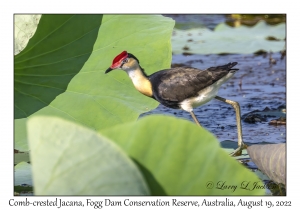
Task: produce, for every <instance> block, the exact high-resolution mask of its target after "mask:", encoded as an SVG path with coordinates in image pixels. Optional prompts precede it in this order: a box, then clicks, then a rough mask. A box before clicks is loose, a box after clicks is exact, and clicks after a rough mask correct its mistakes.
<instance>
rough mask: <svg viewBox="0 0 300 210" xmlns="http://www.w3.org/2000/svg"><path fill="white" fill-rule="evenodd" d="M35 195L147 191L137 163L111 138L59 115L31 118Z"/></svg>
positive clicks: (123, 193) (124, 193) (29, 130)
mask: <svg viewBox="0 0 300 210" xmlns="http://www.w3.org/2000/svg"><path fill="white" fill-rule="evenodd" d="M27 125H28V136H29V145H30V150H31V161H32V171H33V183H34V191H35V195H147V194H148V192H149V191H148V187H147V185H146V183H145V181H144V179H143V177H142V175H141V173H140V172H139V170H138V168H137V167H136V165H135V164H134V163H133V162H132V161H131V160H130V159H129V158H128V157H127V156H126V154H125V153H124V152H123V151H122V150H121V149H120V148H119V147H118V146H117V145H116V144H115V143H113V142H112V141H109V140H107V139H106V138H104V137H102V136H100V135H99V134H97V133H96V132H94V131H92V130H90V129H88V128H84V127H83V126H81V125H77V124H75V123H73V122H68V121H66V120H64V119H59V118H56V117H42V116H40V117H33V118H31V119H29V122H28V124H27Z"/></svg>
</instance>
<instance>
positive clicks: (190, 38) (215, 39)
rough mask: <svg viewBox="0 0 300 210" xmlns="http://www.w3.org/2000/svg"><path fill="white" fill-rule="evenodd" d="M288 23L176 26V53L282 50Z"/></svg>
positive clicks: (174, 48) (173, 42) (173, 39)
mask: <svg viewBox="0 0 300 210" xmlns="http://www.w3.org/2000/svg"><path fill="white" fill-rule="evenodd" d="M285 27H286V26H285V23H281V24H278V25H276V26H271V25H267V24H266V23H265V22H263V21H262V22H259V23H257V24H256V25H255V26H253V27H249V26H240V27H236V28H232V27H230V26H228V25H226V24H225V23H221V24H219V25H218V26H217V27H216V28H215V30H214V31H211V30H210V29H208V28H194V29H189V30H180V29H174V32H173V37H172V45H173V52H174V54H180V53H192V54H220V53H240V54H249V53H254V52H257V51H259V50H264V51H267V52H268V51H272V52H279V51H281V50H283V49H284V47H285V40H284V39H285V37H286V33H285Z"/></svg>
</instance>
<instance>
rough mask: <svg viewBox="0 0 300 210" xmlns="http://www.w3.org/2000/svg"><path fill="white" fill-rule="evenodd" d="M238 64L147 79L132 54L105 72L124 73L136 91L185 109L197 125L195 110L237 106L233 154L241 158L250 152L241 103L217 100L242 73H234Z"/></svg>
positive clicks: (171, 72) (182, 70)
mask: <svg viewBox="0 0 300 210" xmlns="http://www.w3.org/2000/svg"><path fill="white" fill-rule="evenodd" d="M236 64H237V62H233V63H228V64H226V65H223V66H217V67H210V68H208V69H206V70H200V69H196V68H186V67H177V68H171V69H164V70H161V71H157V72H155V73H154V74H152V75H149V76H148V75H147V74H146V73H145V71H144V69H143V68H142V67H141V66H140V64H139V60H138V59H137V58H136V57H135V56H134V55H133V54H131V53H127V51H123V52H122V53H120V54H119V55H117V56H116V57H115V58H114V60H113V62H112V65H111V66H110V67H109V68H108V69H107V70H106V71H105V73H108V72H110V71H112V70H114V69H122V70H124V71H125V72H126V73H127V74H128V76H129V77H130V79H131V80H132V82H133V85H134V87H135V88H136V89H137V90H138V91H139V92H141V93H142V94H144V95H146V96H148V97H151V98H153V99H155V100H157V101H158V102H159V103H161V104H163V105H164V106H166V107H169V108H173V109H183V110H185V111H187V112H189V113H190V114H191V116H192V117H193V119H194V121H195V122H196V124H197V125H199V126H201V125H200V123H199V121H198V120H197V118H196V116H195V114H194V112H193V108H195V107H198V106H200V105H202V104H205V103H207V102H209V101H210V100H212V99H213V98H215V99H217V100H220V101H223V102H225V103H227V104H230V105H232V106H233V108H234V109H235V112H236V121H237V131H238V148H237V149H236V150H235V151H234V152H233V153H231V155H232V156H235V155H240V154H241V151H242V150H243V149H244V148H246V145H245V144H244V142H243V137H242V127H241V113H240V106H239V104H238V103H237V102H235V101H231V100H228V99H225V98H222V97H220V96H217V93H218V90H219V88H220V86H221V85H222V84H223V83H225V82H226V81H227V80H228V79H230V78H231V77H232V76H233V75H234V73H235V72H236V71H237V70H238V69H233V67H234V66H235V65H236Z"/></svg>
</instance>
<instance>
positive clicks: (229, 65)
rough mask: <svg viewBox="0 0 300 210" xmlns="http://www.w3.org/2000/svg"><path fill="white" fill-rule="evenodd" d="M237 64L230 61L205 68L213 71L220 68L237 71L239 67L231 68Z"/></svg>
mask: <svg viewBox="0 0 300 210" xmlns="http://www.w3.org/2000/svg"><path fill="white" fill-rule="evenodd" d="M237 64H238V63H237V62H232V63H228V64H226V65H223V66H216V67H210V68H208V69H207V70H210V71H214V70H220V69H221V70H227V71H231V70H234V71H237V70H239V69H233V68H232V67H234V66H235V65H237Z"/></svg>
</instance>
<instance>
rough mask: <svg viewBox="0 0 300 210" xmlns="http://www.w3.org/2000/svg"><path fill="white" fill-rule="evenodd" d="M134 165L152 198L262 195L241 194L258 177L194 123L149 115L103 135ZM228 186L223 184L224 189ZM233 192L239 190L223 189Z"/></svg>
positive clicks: (259, 183) (255, 191)
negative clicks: (113, 142)
mask: <svg viewBox="0 0 300 210" xmlns="http://www.w3.org/2000/svg"><path fill="white" fill-rule="evenodd" d="M101 133H102V134H103V135H106V136H107V137H109V138H110V139H112V140H113V141H115V142H116V143H117V144H118V145H119V146H120V147H121V148H122V149H123V150H125V151H126V153H127V154H128V155H129V156H130V157H131V158H132V159H133V160H134V161H135V163H136V164H137V165H138V166H139V168H140V170H141V171H142V173H143V174H144V177H145V179H146V181H147V182H148V186H149V188H150V190H151V194H152V195H261V194H263V193H264V190H260V189H255V190H253V191H250V190H246V189H242V188H243V187H244V188H245V186H246V184H247V183H249V185H248V187H249V188H250V187H253V185H254V184H255V182H257V183H258V185H261V186H263V184H262V183H261V182H260V180H259V178H258V177H257V176H256V175H255V174H254V173H252V172H251V171H249V169H247V168H245V167H244V166H242V165H241V164H239V163H238V162H237V161H236V160H235V159H233V158H231V157H230V156H229V155H228V154H227V153H226V152H225V151H224V150H223V149H222V148H221V147H220V144H219V142H218V140H217V139H216V138H215V137H214V136H213V135H212V134H210V133H209V132H208V131H206V130H204V129H203V128H199V127H198V126H196V125H194V124H193V123H191V122H188V121H186V120H180V119H176V118H173V117H166V116H148V117H144V118H142V119H140V120H138V121H137V122H131V123H126V124H124V125H119V126H115V127H113V128H110V129H104V130H102V131H101ZM223 184H224V185H223ZM222 186H223V187H229V186H231V187H234V186H236V189H233V188H230V189H228V188H227V189H223V190H222V189H218V188H222Z"/></svg>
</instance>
